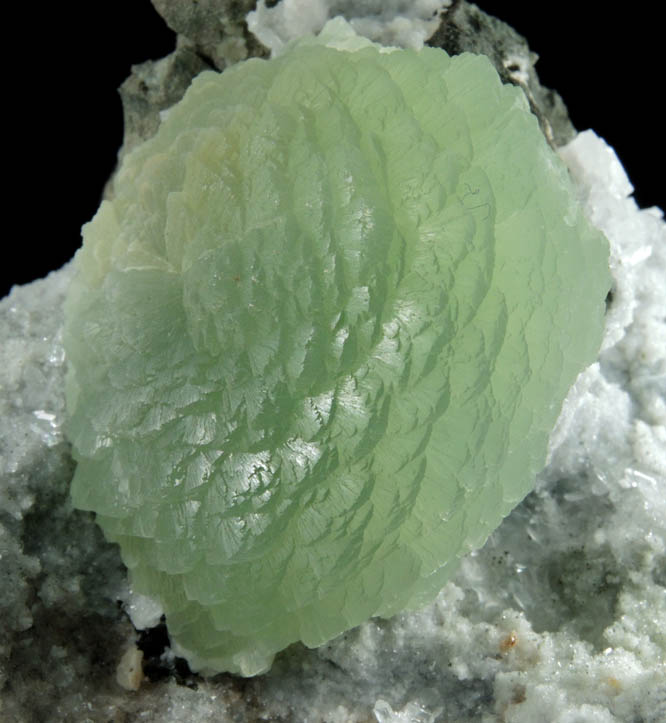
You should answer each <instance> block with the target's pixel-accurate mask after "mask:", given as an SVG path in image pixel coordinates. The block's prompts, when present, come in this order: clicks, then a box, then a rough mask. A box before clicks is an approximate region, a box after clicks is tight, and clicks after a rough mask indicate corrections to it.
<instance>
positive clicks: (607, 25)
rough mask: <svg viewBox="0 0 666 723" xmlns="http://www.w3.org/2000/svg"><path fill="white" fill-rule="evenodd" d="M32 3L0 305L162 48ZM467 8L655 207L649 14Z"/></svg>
mask: <svg viewBox="0 0 666 723" xmlns="http://www.w3.org/2000/svg"><path fill="white" fill-rule="evenodd" d="M183 1H187V0H183ZM44 5H45V6H46V9H45V10H44V9H42V8H40V10H39V16H38V17H37V13H36V12H35V11H34V10H32V9H31V6H30V5H28V4H25V6H24V8H25V9H16V8H15V7H14V8H13V11H12V12H13V13H14V16H13V17H11V18H10V19H9V20H8V22H7V25H6V27H5V38H6V39H7V38H9V39H10V40H12V42H13V43H14V46H13V47H12V48H11V50H8V49H7V47H8V46H7V45H5V57H6V61H5V74H4V78H3V85H4V90H5V103H4V104H3V105H4V111H3V115H4V117H5V121H6V123H7V126H6V127H7V130H6V137H5V143H6V149H5V151H6V157H11V158H15V159H17V162H16V163H15V166H16V170H15V171H9V170H8V171H7V172H8V173H11V174H12V177H11V178H8V179H7V180H8V181H9V189H10V191H9V203H8V204H7V206H6V208H7V212H8V216H7V218H8V223H7V224H6V231H5V240H4V246H5V256H4V260H3V262H2V279H1V280H0V281H1V282H2V288H0V296H4V295H5V294H6V293H7V291H8V289H9V287H10V286H11V284H12V283H18V284H22V283H26V282H28V281H31V280H33V279H36V278H40V277H42V276H44V275H45V274H47V273H48V272H49V271H51V270H53V269H57V268H59V267H60V266H62V264H63V263H65V262H66V261H67V260H68V259H70V258H71V256H72V255H73V253H74V251H75V250H76V249H77V248H78V246H79V244H80V227H81V225H82V224H83V223H85V222H86V221H87V220H89V219H90V218H91V217H92V216H93V214H94V213H95V210H96V209H97V206H98V204H99V200H100V194H101V191H102V188H103V186H104V183H105V181H106V179H107V178H108V177H109V175H110V173H111V172H112V170H113V168H114V165H115V158H116V152H117V149H118V147H119V146H120V143H121V140H122V111H121V104H120V98H119V96H118V94H117V92H116V88H117V87H118V86H119V85H120V84H121V83H122V81H123V80H124V79H125V78H126V77H127V75H128V74H129V71H130V66H131V65H132V64H134V63H140V62H143V61H144V60H148V59H157V58H160V57H162V56H164V55H165V54H167V53H168V52H170V51H171V50H172V49H173V47H174V42H175V41H174V35H173V34H172V33H171V31H170V30H169V29H168V28H167V27H166V25H165V23H164V22H163V21H162V19H161V18H160V17H159V16H158V15H157V13H156V12H155V11H154V9H153V7H152V5H151V4H150V1H149V0H114V2H113V3H97V2H95V3H45V4H44ZM478 5H479V6H480V7H481V8H482V9H483V10H485V11H486V12H488V13H490V14H494V15H496V16H498V17H500V18H501V19H503V20H505V21H506V22H508V23H509V24H511V25H512V26H513V27H514V28H515V29H516V30H517V31H518V32H520V33H521V34H523V35H524V36H526V37H527V38H528V40H529V42H530V47H531V49H532V50H533V51H535V52H536V53H538V54H539V56H540V60H539V62H538V64H537V70H538V72H539V75H540V78H541V81H542V83H543V84H544V85H546V86H549V87H552V88H555V89H556V90H558V91H559V93H560V94H561V95H562V97H563V98H564V101H565V103H566V104H567V106H568V108H569V112H570V115H571V118H572V120H573V123H574V125H575V126H576V127H577V128H578V129H580V130H583V129H585V128H593V129H594V130H595V131H596V132H597V133H598V134H599V135H600V136H602V137H603V138H605V139H606V140H607V141H608V143H610V144H611V145H612V146H613V147H614V148H615V149H616V151H617V153H618V156H619V157H620V159H621V160H622V162H623V164H624V166H625V168H626V170H627V173H628V174H629V177H630V179H631V181H632V183H633V184H634V186H635V188H636V192H635V197H636V199H637V201H638V202H639V204H640V205H641V206H644V207H646V206H651V205H658V206H660V207H661V208H664V206H665V205H666V204H665V201H664V194H663V184H662V182H661V178H662V174H663V169H664V161H665V157H664V149H663V139H662V134H663V126H664V122H663V117H662V111H661V103H662V101H663V80H664V79H663V68H664V65H663V61H662V60H661V56H662V51H661V43H663V38H662V37H660V36H661V32H660V30H659V28H660V23H659V22H658V20H657V18H656V17H653V16H651V15H650V14H649V13H648V12H647V11H646V10H645V8H649V7H651V6H654V4H651V3H635V4H634V5H633V6H623V5H618V6H616V7H618V8H620V9H619V10H616V11H611V10H610V9H609V5H608V4H607V3H606V2H586V3H550V4H547V3H535V2H533V0H531V1H528V2H515V1H513V2H506V0H505V1H504V2H501V1H499V0H498V1H497V2H492V1H491V0H488V1H487V2H486V1H483V0H480V1H479V2H478ZM581 5H583V6H584V8H583V9H582V10H581V8H580V6H581ZM31 13H32V14H33V15H35V17H34V18H33V17H31Z"/></svg>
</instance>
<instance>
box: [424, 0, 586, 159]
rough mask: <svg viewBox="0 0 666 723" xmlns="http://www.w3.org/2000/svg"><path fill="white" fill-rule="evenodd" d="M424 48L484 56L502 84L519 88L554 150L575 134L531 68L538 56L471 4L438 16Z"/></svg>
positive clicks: (459, 4)
mask: <svg viewBox="0 0 666 723" xmlns="http://www.w3.org/2000/svg"><path fill="white" fill-rule="evenodd" d="M428 45H431V46H433V47H438V48H444V50H446V51H447V53H449V54H450V55H457V54H459V53H463V52H470V53H481V54H483V55H487V56H488V57H489V58H490V60H491V61H492V63H493V65H494V66H495V68H496V69H497V72H498V73H499V75H500V77H501V78H502V80H503V81H504V82H505V83H513V84H514V85H518V86H520V87H521V88H522V89H523V90H524V91H525V95H526V96H527V99H528V100H529V102H530V106H531V108H532V111H533V112H534V114H535V115H536V116H537V118H538V119H539V122H540V124H541V128H542V130H543V132H544V134H545V136H546V138H547V139H548V141H549V142H550V143H551V145H553V146H554V147H559V146H563V145H565V144H566V143H568V142H569V141H570V140H571V139H572V138H573V137H574V135H575V134H576V129H575V128H574V126H573V124H572V123H571V121H570V120H569V115H568V113H567V109H566V106H565V105H564V101H563V100H562V98H561V97H560V95H559V94H558V93H556V92H555V91H554V90H550V89H549V88H544V87H543V86H542V85H541V83H540V82H539V77H538V75H537V73H536V70H535V68H534V65H535V63H536V62H537V60H538V58H539V56H538V55H537V54H536V53H533V52H532V51H531V50H530V49H529V45H528V44H527V40H526V39H525V38H524V37H523V36H522V35H520V34H519V33H517V32H516V31H515V30H514V29H513V28H512V27H511V26H509V25H507V24H506V23H504V22H502V21H501V20H498V19H497V18H495V17H493V16H492V15H487V14H486V13H484V12H483V11H482V10H481V9H480V8H478V7H477V6H476V5H475V4H474V3H469V2H466V0H459V1H458V2H456V3H455V4H454V5H453V6H452V7H451V8H450V9H449V10H448V12H446V13H445V14H444V15H443V16H442V21H441V23H440V26H439V28H438V30H437V31H436V32H435V33H434V35H432V37H431V38H430V39H429V40H428Z"/></svg>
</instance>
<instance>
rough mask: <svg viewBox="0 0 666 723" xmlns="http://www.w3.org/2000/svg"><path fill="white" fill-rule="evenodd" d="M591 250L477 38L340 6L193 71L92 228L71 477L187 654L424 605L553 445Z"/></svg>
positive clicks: (545, 151)
mask: <svg viewBox="0 0 666 723" xmlns="http://www.w3.org/2000/svg"><path fill="white" fill-rule="evenodd" d="M607 256H608V248H607V243H606V240H605V239H604V237H603V236H602V235H601V234H600V233H599V232H597V231H594V230H593V229H592V228H591V227H590V226H589V225H588V224H587V222H586V221H585V219H584V218H583V215H582V212H581V210H580V209H579V207H578V205H577V204H576V202H575V199H574V193H573V190H572V187H571V186H570V182H569V179H568V176H567V171H566V169H565V167H564V165H563V164H562V163H561V161H559V159H558V158H557V157H556V156H555V155H554V154H553V152H552V151H551V150H550V148H549V147H548V145H547V143H546V142H545V140H544V138H543V136H542V134H541V132H540V130H539V128H538V124H537V121H536V119H535V117H534V116H533V115H531V114H530V112H529V110H528V108H527V104H526V101H525V99H524V96H523V95H522V92H521V91H520V90H519V89H517V88H514V87H507V86H503V85H502V84H501V82H500V80H499V78H498V76H497V73H496V72H495V70H494V69H493V68H492V66H491V65H490V63H489V61H488V60H487V59H486V58H485V57H482V56H474V55H470V54H463V55H461V56H457V57H455V58H450V57H449V56H448V55H447V54H446V53H445V52H444V51H441V50H437V49H433V48H424V49H423V50H421V51H418V52H416V51H408V50H395V51H393V52H386V49H380V48H379V47H377V46H374V45H372V44H371V43H369V42H367V41H364V40H361V39H359V38H357V37H356V36H354V35H353V34H351V33H350V31H349V30H348V28H347V26H346V25H345V24H344V23H343V22H342V21H334V22H333V23H332V24H330V25H328V26H327V27H326V28H325V30H324V31H323V32H322V34H321V36H320V37H319V39H316V40H315V39H305V40H302V41H299V42H298V43H296V44H294V45H292V46H290V47H289V48H288V49H287V51H286V52H285V53H284V54H283V55H281V56H280V57H278V58H275V59H273V60H270V61H265V60H258V59H253V60H249V61H246V62H243V63H239V64H238V65H236V66H234V67H232V68H229V69H227V70H226V71H225V72H224V73H222V74H217V73H213V72H204V73H202V74H200V75H199V76H198V77H197V78H196V79H195V81H194V82H193V84H192V86H191V87H190V89H189V90H188V92H187V93H186V95H185V97H184V98H183V100H182V101H181V102H180V103H179V104H177V105H176V106H175V107H174V108H172V109H171V110H170V111H169V112H168V115H167V117H166V118H165V120H164V121H163V123H162V125H161V127H160V129H159V131H158V132H157V134H156V136H155V137H154V138H152V139H151V140H149V141H147V142H146V143H144V144H143V145H141V146H139V147H137V148H136V149H135V150H133V151H132V152H131V153H129V154H128V155H127V156H126V158H125V159H124V162H123V165H122V167H121V169H120V171H119V173H118V176H117V178H116V181H115V197H114V199H113V200H112V201H104V202H103V203H102V205H101V207H100V209H99V211H98V213H97V215H96V216H95V218H94V219H93V221H92V222H91V223H90V224H88V225H87V226H86V227H85V228H84V244H83V247H82V249H81V250H80V251H79V253H78V254H77V257H76V262H75V264H76V277H75V279H74V281H73V283H72V286H71V288H70V291H69V295H68V299H67V303H66V328H65V347H66V351H67V357H68V360H69V365H70V368H69V375H68V380H67V404H68V411H69V415H70V420H69V424H68V434H69V437H70V439H71V441H72V443H73V446H74V456H75V459H76V460H77V463H78V466H77V470H76V474H75V477H74V480H73V483H72V496H73V500H74V503H75V505H76V506H77V507H78V508H80V509H89V510H94V511H95V512H96V513H97V519H98V521H99V523H100V525H101V527H102V529H103V530H104V532H105V534H106V536H107V537H108V539H110V540H113V541H116V542H118V543H119V544H120V548H121V551H122V555H123V559H124V561H125V563H126V564H127V566H128V568H129V569H130V572H131V579H132V582H133V585H134V586H135V588H136V589H137V590H139V591H141V592H143V593H145V594H147V595H149V596H151V597H153V598H156V599H158V600H159V601H160V602H161V604H162V605H163V607H164V610H165V613H166V616H167V624H168V626H169V631H170V635H171V636H172V642H173V643H174V646H175V647H176V649H177V650H178V651H180V652H181V653H182V654H184V655H185V656H186V657H187V658H188V660H189V662H190V664H191V666H192V667H193V668H194V669H198V670H202V671H204V672H214V671H220V670H229V671H234V672H240V673H242V674H243V675H253V674H256V673H258V672H261V671H263V670H266V669H267V668H268V667H269V666H270V663H271V660H272V657H273V655H274V654H275V652H277V651H278V650H280V649H282V648H284V647H285V646H287V645H288V644H290V643H291V642H293V641H296V640H302V641H303V642H304V643H305V644H306V645H310V646H315V645H318V644H321V643H323V642H325V641H326V640H328V639H330V638H332V637H334V636H335V635H337V634H338V633H340V632H342V631H343V630H346V629H348V628H350V627H352V626H354V625H357V624H358V623H360V622H362V621H363V620H365V619H367V618H368V617H370V616H372V615H384V616H388V615H392V614H394V613H395V612H397V611H399V610H402V609H404V608H405V607H415V606H418V605H420V604H423V603H425V602H427V601H428V600H430V599H432V598H433V597H434V595H435V594H436V593H437V592H438V591H439V590H440V589H441V587H442V586H443V584H444V583H445V581H446V580H447V578H448V577H449V576H450V574H451V572H452V571H453V570H454V569H455V565H456V563H457V560H458V559H459V558H460V556H462V555H463V554H464V553H466V552H468V551H469V550H470V549H473V548H475V547H478V546H479V545H481V544H482V543H483V542H484V540H485V539H486V538H487V536H488V535H489V534H490V532H492V530H493V529H494V528H495V527H496V526H497V525H498V524H499V522H500V521H501V519H502V518H503V516H504V515H506V514H507V513H508V512H509V511H510V510H511V509H512V508H513V507H514V506H515V505H516V504H517V503H518V502H519V501H520V500H521V499H522V498H523V497H524V496H525V494H526V493H527V492H528V491H529V490H530V488H531V486H532V484H533V481H534V477H535V474H536V473H537V472H538V471H539V469H540V468H541V467H542V466H543V463H544V460H545V455H546V447H547V442H548V435H549V433H550V431H551V429H552V427H553V425H554V423H555V420H556V418H557V416H558V413H559V410H560V406H561V403H562V400H563V399H564V396H565V395H566V392H567V390H568V389H569V387H570V386H571V384H572V383H573V381H574V380H575V378H576V376H577V374H578V373H579V372H580V371H581V370H582V369H583V368H584V367H585V366H586V365H587V364H589V363H591V362H592V361H593V360H594V359H595V357H596V353H597V351H598V348H599V344H600V339H601V331H602V326H603V311H604V299H605V296H606V294H607V291H608V289H609V286H610V281H609V278H610V277H609V272H608V264H607Z"/></svg>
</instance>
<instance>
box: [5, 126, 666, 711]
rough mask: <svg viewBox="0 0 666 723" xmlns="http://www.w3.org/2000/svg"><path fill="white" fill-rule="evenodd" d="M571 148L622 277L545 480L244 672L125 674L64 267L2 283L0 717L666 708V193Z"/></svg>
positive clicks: (584, 146) (607, 155)
mask: <svg viewBox="0 0 666 723" xmlns="http://www.w3.org/2000/svg"><path fill="white" fill-rule="evenodd" d="M562 156H563V158H564V159H565V161H566V163H567V165H568V167H569V168H570V170H571V172H572V174H573V175H574V177H575V178H576V180H577V183H578V184H579V192H580V195H581V199H582V200H583V202H584V203H585V206H586V211H587V215H588V217H589V218H590V220H591V221H592V222H593V223H594V224H595V225H596V226H597V227H599V228H600V229H601V230H603V231H604V233H605V234H606V236H607V237H608V239H609V241H610V243H611V270H612V273H613V278H614V286H613V298H612V302H611V304H610V307H609V313H608V317H607V325H606V335H605V341H604V345H603V349H602V352H601V354H600V356H599V359H598V362H597V363H596V364H595V365H593V366H592V367H591V368H590V369H589V370H588V371H587V372H586V373H585V374H584V375H583V376H582V377H581V378H580V379H579V380H578V382H577V384H576V386H575V388H574V390H573V391H572V393H571V394H570V396H569V399H568V402H567V404H566V405H565V409H564V412H563V414H562V416H561V420H560V424H559V426H558V427H557V428H556V430H555V432H554V433H553V435H552V437H551V453H550V458H549V462H548V465H547V466H546V468H545V470H544V471H543V472H542V473H541V474H540V475H539V478H538V480H537V487H536V490H535V491H534V492H533V493H531V494H530V495H529V496H528V497H527V498H526V499H525V500H524V502H523V503H522V504H521V505H519V506H518V507H517V508H516V509H515V510H514V511H513V513H512V514H511V515H509V517H507V518H506V519H505V520H504V522H503V523H502V525H501V526H500V527H499V528H498V530H497V531H496V532H495V533H494V534H493V535H492V536H491V537H490V539H489V540H488V541H487V543H486V545H485V546H484V547H483V548H482V549H481V550H480V551H478V552H477V553H475V554H473V555H471V556H469V557H467V558H466V559H465V560H464V561H463V563H462V566H461V568H460V570H459V572H458V574H457V575H456V577H455V578H454V579H453V580H452V581H451V582H450V583H449V584H448V585H447V586H446V587H445V588H444V589H443V590H442V592H441V593H440V595H439V596H438V597H437V599H436V600H435V602H434V603H433V604H431V605H430V606H428V607H426V608H424V609H423V610H422V611H420V612H418V613H409V614H402V615H398V616H396V617H394V618H392V619H391V620H389V621H382V620H373V621H370V622H367V623H365V624H363V625H361V626H359V627H358V628H356V629H354V630H353V631H350V632H348V633H347V634H345V635H343V636H341V637H340V638H337V639H335V640H334V641H332V642H331V643H329V644H327V645H325V646H323V647H321V648H319V649H316V650H306V649H304V648H302V647H301V646H298V645H297V646H292V647H291V648H290V649H289V650H288V651H286V652H285V653H284V654H282V655H280V656H278V658H277V659H276V662H275V664H274V666H273V668H272V670H271V672H270V673H269V674H267V675H264V676H260V677H258V678H256V679H253V680H251V681H250V682H247V681H246V682H245V683H243V685H240V684H239V683H238V682H237V681H236V680H235V679H234V678H233V677H230V676H220V677H218V678H215V679H210V680H203V679H195V680H196V686H197V687H196V689H194V688H193V687H187V686H182V685H178V684H177V683H176V682H175V679H166V680H165V679H162V680H161V681H159V682H155V683H152V682H148V681H146V682H145V683H144V684H143V685H142V687H141V688H140V690H139V692H138V693H134V694H128V693H127V692H126V691H124V690H122V689H120V688H119V687H118V686H117V683H116V680H115V669H116V665H117V664H118V661H119V660H120V659H121V657H122V654H123V652H124V651H125V649H126V648H131V647H133V645H134V641H135V639H136V636H135V634H134V631H133V629H132V627H131V626H130V625H129V623H128V622H127V619H126V617H125V615H124V614H123V613H122V612H121V611H119V610H118V608H117V606H116V604H115V601H116V600H117V599H127V590H126V581H125V576H124V570H123V567H122V564H121V563H120V559H119V556H118V554H117V550H116V548H115V547H114V546H112V545H108V544H107V543H105V542H104V540H103V538H102V536H101V534H100V533H99V531H98V528H97V526H96V525H95V523H94V521H93V520H91V519H90V518H89V517H88V516H87V515H84V514H82V513H79V512H73V511H72V509H71V505H70V503H69V501H68V487H69V482H70V480H71V475H72V463H71V457H70V454H69V449H68V446H67V444H66V442H65V440H64V437H63V434H62V423H63V409H64V394H63V377H64V373H63V372H64V355H63V350H62V342H61V333H62V315H61V306H62V300H63V297H64V293H65V291H66V289H67V286H68V284H69V280H70V273H71V272H70V269H69V268H65V269H63V270H62V271H60V272H57V273H54V274H52V275H51V276H50V277H49V278H48V279H46V280H44V281H39V282H35V283H34V284H31V285H28V286H26V287H22V288H16V289H14V290H13V291H12V293H11V294H10V296H9V297H7V298H6V299H4V300H3V301H2V302H0V339H1V340H2V343H1V344H0V356H1V361H2V363H1V364H0V405H1V406H2V410H1V416H0V432H1V434H0V439H1V440H2V442H1V444H2V447H1V448H0V452H1V453H0V494H1V497H2V498H1V500H0V510H1V512H0V552H1V553H2V558H1V560H0V573H1V574H2V580H3V588H2V590H3V595H2V597H1V598H0V606H1V607H2V609H1V611H0V612H1V614H0V621H1V622H0V665H2V668H1V670H0V673H1V675H2V679H1V680H0V685H2V694H1V697H0V704H1V705H2V709H1V710H0V715H1V716H2V717H3V718H6V719H8V720H18V721H24V720H26V721H28V720H43V719H48V720H74V721H79V720H94V721H97V720H99V721H102V720H108V719H109V718H112V717H114V716H121V715H123V714H125V715H130V716H131V715H133V714H138V713H139V712H140V713H141V714H142V719H144V720H155V721H158V720H159V721H175V720H182V717H183V715H184V714H185V712H186V713H187V716H188V718H189V719H191V720H194V721H196V720H202V721H213V720H216V721H217V720H239V719H240V720H249V719H253V718H257V717H263V718H269V719H276V720H279V719H286V718H289V717H292V718H296V719H305V718H306V717H308V718H309V719H310V720H327V721H361V720H367V719H368V717H369V716H372V715H374V718H375V719H376V720H378V721H382V722H383V721H397V720H407V721H434V720H481V719H482V717H483V716H486V719H490V720H500V719H501V720H508V721H533V720H571V719H572V718H575V719H576V720H583V721H615V720H619V721H624V720H635V719H641V720H644V721H650V722H651V723H657V721H662V720H664V718H666V681H665V679H664V662H665V656H666V634H665V632H664V631H666V592H665V590H666V551H665V549H666V502H665V499H666V494H665V489H666V452H665V447H666V400H665V390H664V378H665V376H664V375H665V373H666V355H665V352H664V350H665V349H666V327H665V325H664V318H663V308H664V288H666V230H665V226H664V222H663V218H662V214H661V212H660V211H658V210H657V209H647V210H642V211H641V210H639V209H637V208H636V206H635V203H634V202H633V200H632V199H631V197H630V196H631V191H632V189H631V185H630V184H629V182H628V180H627V178H626V176H625V175H624V172H623V170H622V167H621V165H620V164H619V162H618V161H617V159H616V158H615V156H614V154H613V152H612V150H611V149H609V148H608V147H607V146H606V145H605V144H604V143H603V142H602V141H600V140H599V139H598V138H596V137H595V136H594V134H592V133H590V132H586V133H583V134H580V135H579V136H578V137H577V139H576V140H575V141H574V142H573V144H571V145H570V146H568V147H567V148H565V149H563V151H562ZM135 602H136V601H135ZM151 662H152V663H154V659H153V661H151ZM162 662H163V663H164V664H165V665H167V666H168V663H169V654H168V651H167V652H166V653H165V655H164V657H163V660H162ZM175 670H176V671H178V670H179V668H178V667H176V668H175ZM147 672H148V673H151V670H150V669H147ZM152 673H153V674H154V669H153V671H152ZM176 676H177V674H176ZM190 682H192V679H190Z"/></svg>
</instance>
